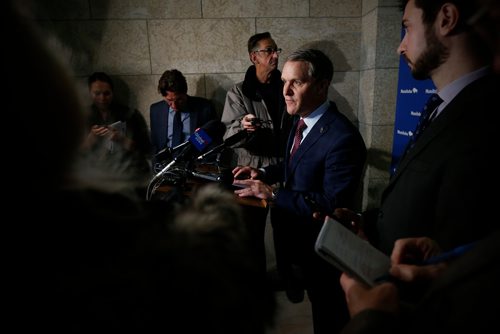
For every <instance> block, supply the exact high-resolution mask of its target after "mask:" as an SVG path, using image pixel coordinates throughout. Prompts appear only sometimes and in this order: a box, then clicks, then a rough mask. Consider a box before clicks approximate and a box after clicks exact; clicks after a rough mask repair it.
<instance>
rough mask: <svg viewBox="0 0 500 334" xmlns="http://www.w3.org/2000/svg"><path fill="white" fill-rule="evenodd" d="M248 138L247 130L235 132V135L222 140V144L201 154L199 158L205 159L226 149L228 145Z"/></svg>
mask: <svg viewBox="0 0 500 334" xmlns="http://www.w3.org/2000/svg"><path fill="white" fill-rule="evenodd" d="M246 138H248V132H247V131H246V130H241V131H239V132H237V133H235V134H234V135H232V136H230V137H228V138H227V139H226V140H224V142H222V144H220V145H217V146H215V147H214V148H212V149H211V150H210V151H208V152H206V153H203V154H202V155H200V156H199V157H198V160H203V159H205V158H206V157H207V156H209V155H211V154H214V153H219V152H221V151H222V150H224V149H225V148H226V147H230V146H233V145H235V144H237V143H239V142H240V141H242V140H243V139H246Z"/></svg>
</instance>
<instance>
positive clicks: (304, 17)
mask: <svg viewBox="0 0 500 334" xmlns="http://www.w3.org/2000/svg"><path fill="white" fill-rule="evenodd" d="M19 1H20V2H24V3H25V6H26V11H27V12H30V13H32V14H30V15H33V18H34V19H35V20H36V21H37V23H39V25H40V26H41V27H42V29H43V31H45V32H47V35H48V36H50V42H51V45H52V47H53V48H54V50H56V52H57V53H59V54H60V55H61V58H62V59H64V60H65V61H66V62H67V63H68V65H69V66H70V68H71V69H72V70H73V71H74V75H75V77H76V78H77V79H78V82H79V83H80V86H81V89H80V90H81V94H82V98H83V99H86V100H87V101H88V96H87V88H86V86H85V79H86V76H88V75H89V74H90V73H92V72H94V71H104V72H107V73H108V74H110V75H111V76H112V77H113V79H114V80H115V84H116V88H115V91H116V92H115V93H116V95H117V98H118V99H119V100H120V101H121V102H122V103H125V104H127V105H129V106H131V107H134V108H136V109H138V110H139V111H141V112H142V113H143V115H144V117H145V119H146V121H147V122H148V123H149V106H150V104H151V103H153V102H156V101H158V100H160V98H161V96H160V95H159V94H158V92H157V89H156V87H157V82H158V79H159V77H160V75H161V74H162V73H163V72H164V71H165V70H167V69H172V68H177V69H178V70H180V71H181V72H183V73H184V75H185V76H186V78H187V80H188V86H189V91H188V93H189V94H190V95H197V96H204V97H207V98H209V99H211V100H212V101H213V103H214V105H215V106H216V109H217V111H218V112H219V114H220V113H221V112H222V107H223V105H224V99H225V94H226V91H227V89H228V88H229V87H231V86H232V85H233V84H234V83H236V82H238V81H241V80H242V79H243V76H244V73H245V71H246V69H247V67H248V66H249V65H250V61H249V59H248V53H247V50H246V43H247V40H248V38H249V37H250V36H251V35H253V34H255V33H258V32H264V31H269V32H271V34H272V36H273V38H274V39H275V40H276V42H277V44H278V46H279V47H281V48H282V49H283V53H282V55H281V59H284V58H285V57H286V56H287V55H288V54H289V53H290V52H292V51H294V50H296V49H298V48H302V47H315V48H318V49H321V50H323V51H324V52H325V53H326V54H328V55H329V56H330V57H331V58H332V60H333V63H334V68H335V75H334V80H333V82H332V85H331V89H330V98H331V99H332V100H334V101H336V102H337V105H338V107H339V109H340V111H341V112H343V113H344V114H346V115H347V116H348V117H349V118H350V119H351V120H352V121H353V122H354V123H355V124H356V125H358V126H359V129H360V131H361V133H362V135H363V137H364V139H365V142H366V144H367V147H368V148H369V161H368V166H367V169H366V173H365V177H364V181H363V185H362V202H361V203H362V205H361V206H362V208H368V207H372V206H376V205H377V204H378V201H379V198H380V192H381V190H382V189H383V187H384V186H385V184H386V183H387V180H388V175H389V174H388V169H389V162H390V153H391V149H392V131H393V124H394V112H395V102H396V101H395V97H396V87H397V77H398V76H397V73H398V59H399V58H398V55H397V54H396V48H397V46H398V43H399V39H400V27H401V11H400V10H399V8H398V2H397V1H396V0H182V1H177V0H175V1H174V0H36V1H33V2H31V1H29V0H19ZM282 64H283V61H281V63H280V68H281V67H282Z"/></svg>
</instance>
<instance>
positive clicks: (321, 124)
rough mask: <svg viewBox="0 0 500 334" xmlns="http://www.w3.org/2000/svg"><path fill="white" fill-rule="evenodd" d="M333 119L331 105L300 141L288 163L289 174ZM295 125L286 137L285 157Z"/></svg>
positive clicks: (289, 147) (326, 130)
mask: <svg viewBox="0 0 500 334" xmlns="http://www.w3.org/2000/svg"><path fill="white" fill-rule="evenodd" d="M334 120H335V113H334V112H333V110H332V107H330V108H328V110H327V111H326V112H325V113H324V114H323V116H321V118H320V119H319V120H318V121H317V122H316V124H315V125H314V126H313V128H312V129H311V130H310V131H309V133H308V134H307V136H306V138H304V140H303V141H302V143H301V144H300V146H299V149H298V150H297V152H295V155H294V156H293V158H292V160H291V161H290V163H289V164H288V170H289V175H291V174H292V173H293V171H294V170H295V168H296V167H297V165H298V164H299V162H300V161H301V160H302V159H303V158H304V156H305V154H306V152H307V151H309V150H310V149H311V148H313V147H314V145H315V144H316V142H317V141H318V140H319V139H320V138H321V137H322V136H323V135H324V134H325V133H326V132H328V130H329V128H330V124H331V123H332V122H333V121H334ZM296 128H297V125H296V124H295V126H294V127H293V129H292V131H291V132H290V136H289V139H288V146H287V159H288V157H289V156H290V149H291V147H292V143H293V134H295V129H296Z"/></svg>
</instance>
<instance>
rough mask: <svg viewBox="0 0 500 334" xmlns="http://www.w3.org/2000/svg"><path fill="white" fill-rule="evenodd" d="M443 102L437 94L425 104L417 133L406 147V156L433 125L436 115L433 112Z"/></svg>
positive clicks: (416, 129)
mask: <svg viewBox="0 0 500 334" xmlns="http://www.w3.org/2000/svg"><path fill="white" fill-rule="evenodd" d="M442 102H443V100H442V99H441V98H440V97H439V95H437V94H432V95H431V97H430V98H429V99H428V100H427V102H426V103H425V106H424V109H423V110H422V113H421V114H420V118H419V120H418V123H417V127H416V128H415V132H414V133H413V135H412V136H411V137H410V141H409V142H408V145H407V146H406V151H405V154H404V155H406V154H407V153H408V151H410V150H411V149H412V148H413V146H414V145H415V143H416V142H417V140H418V138H419V137H420V136H421V135H422V133H423V132H424V130H425V129H426V128H427V126H429V124H431V122H432V119H433V118H434V116H435V115H436V113H434V112H433V111H434V110H435V109H436V108H437V107H438V106H439V105H440V104H441V103H442Z"/></svg>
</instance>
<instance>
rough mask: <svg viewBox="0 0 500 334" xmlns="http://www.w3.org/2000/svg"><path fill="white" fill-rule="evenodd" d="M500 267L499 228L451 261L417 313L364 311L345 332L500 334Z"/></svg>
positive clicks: (418, 306) (417, 307)
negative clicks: (454, 260) (393, 313)
mask: <svg viewBox="0 0 500 334" xmlns="http://www.w3.org/2000/svg"><path fill="white" fill-rule="evenodd" d="M499 263H500V231H499V230H497V231H496V232H494V233H493V234H492V235H491V236H489V237H487V238H486V239H485V240H482V241H480V242H479V243H478V244H477V245H476V246H475V247H474V248H473V249H472V250H471V251H470V252H469V253H466V254H465V255H463V257H462V258H459V259H457V260H456V262H454V263H452V264H451V265H450V267H449V268H448V269H446V271H445V272H444V273H443V275H442V276H441V277H439V278H438V279H436V280H435V281H434V282H433V284H432V286H431V288H430V289H429V291H428V292H427V293H426V295H425V296H424V298H423V299H422V301H421V302H420V303H419V304H418V305H417V306H416V307H415V309H410V310H403V313H402V316H400V317H396V316H395V315H392V314H388V313H386V312H381V311H374V310H365V311H363V312H361V313H359V314H358V315H356V316H355V317H354V318H353V319H352V320H351V321H350V322H349V324H348V325H347V326H346V327H345V328H344V330H343V331H342V333H343V334H348V333H349V334H361V333H440V334H442V333H498V332H499V326H498V307H497V306H496V304H495V303H496V301H498V300H499V299H500V285H499V284H498V282H499V281H500V268H499V266H498V264H499ZM495 328H496V329H495Z"/></svg>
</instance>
